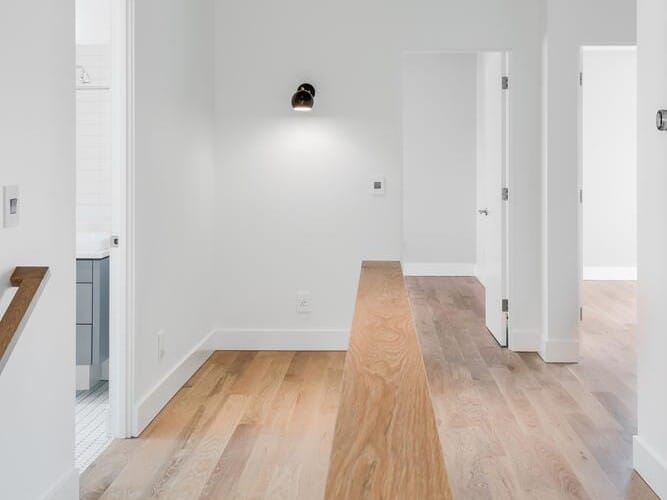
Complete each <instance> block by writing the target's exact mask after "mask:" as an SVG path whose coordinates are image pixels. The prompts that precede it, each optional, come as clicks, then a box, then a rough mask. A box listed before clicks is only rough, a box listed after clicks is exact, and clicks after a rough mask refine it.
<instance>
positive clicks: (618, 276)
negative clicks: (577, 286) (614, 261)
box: [584, 267, 637, 281]
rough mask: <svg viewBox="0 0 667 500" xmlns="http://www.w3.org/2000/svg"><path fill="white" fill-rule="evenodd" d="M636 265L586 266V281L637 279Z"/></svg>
mask: <svg viewBox="0 0 667 500" xmlns="http://www.w3.org/2000/svg"><path fill="white" fill-rule="evenodd" d="M636 279H637V268H636V267H584V280H585V281H635V280H636Z"/></svg>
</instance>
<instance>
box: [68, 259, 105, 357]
mask: <svg viewBox="0 0 667 500" xmlns="http://www.w3.org/2000/svg"><path fill="white" fill-rule="evenodd" d="M107 359H109V258H108V257H106V258H104V259H77V261H76V364H77V365H99V364H101V363H102V362H104V361H106V360H107Z"/></svg>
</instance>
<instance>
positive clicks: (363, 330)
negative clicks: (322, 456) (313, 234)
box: [325, 262, 451, 500]
mask: <svg viewBox="0 0 667 500" xmlns="http://www.w3.org/2000/svg"><path fill="white" fill-rule="evenodd" d="M325 498H327V499H336V500H341V499H354V500H362V499H381V498H397V499H398V498H406V499H407V498H415V499H417V498H419V499H424V500H428V499H437V498H443V499H446V498H451V497H450V493H449V485H448V481H447V474H446V471H445V467H444V463H443V457H442V450H441V448H440V440H439V437H438V434H437V430H436V426H435V420H434V415H433V407H432V405H431V398H430V394H429V389H428V385H427V381H426V373H425V369H424V363H423V360H422V354H421V351H420V348H419V344H418V340H417V336H416V332H415V327H414V322H413V320H412V313H411V311H410V305H409V303H408V298H407V293H406V290H405V285H404V282H403V274H402V271H401V267H400V264H399V263H397V262H384V263H382V262H364V263H363V265H362V270H361V277H360V281H359V290H358V293H357V303H356V309H355V314H354V319H353V322H352V331H351V337H350V345H349V349H348V354H347V357H346V361H345V370H344V373H343V388H342V394H341V406H340V408H339V410H338V418H337V420H336V430H335V435H334V441H333V448H332V452H331V465H330V468H329V476H328V479H327V487H326V494H325Z"/></svg>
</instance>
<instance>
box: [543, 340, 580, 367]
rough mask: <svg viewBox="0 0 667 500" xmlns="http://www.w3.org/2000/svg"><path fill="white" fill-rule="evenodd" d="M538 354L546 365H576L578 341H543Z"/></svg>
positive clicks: (577, 360)
mask: <svg viewBox="0 0 667 500" xmlns="http://www.w3.org/2000/svg"><path fill="white" fill-rule="evenodd" d="M539 354H540V356H541V357H542V359H543V360H544V361H545V362H547V363H578V362H579V341H578V340H545V341H543V342H542V348H541V349H540V351H539Z"/></svg>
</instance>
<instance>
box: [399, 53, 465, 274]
mask: <svg viewBox="0 0 667 500" xmlns="http://www.w3.org/2000/svg"><path fill="white" fill-rule="evenodd" d="M476 113H477V54H474V53H468V54H437V53H426V54H423V53H422V54H406V55H405V56H404V57H403V184H402V186H403V253H402V257H403V271H404V272H405V273H406V274H414V275H420V274H421V275H424V274H435V275H444V276H447V275H449V276H471V275H473V273H474V266H475V262H476V219H477V210H476V208H477V201H476V198H477V196H476V187H477V186H476V156H477V137H476V133H477V130H476V126H477V116H476Z"/></svg>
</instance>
